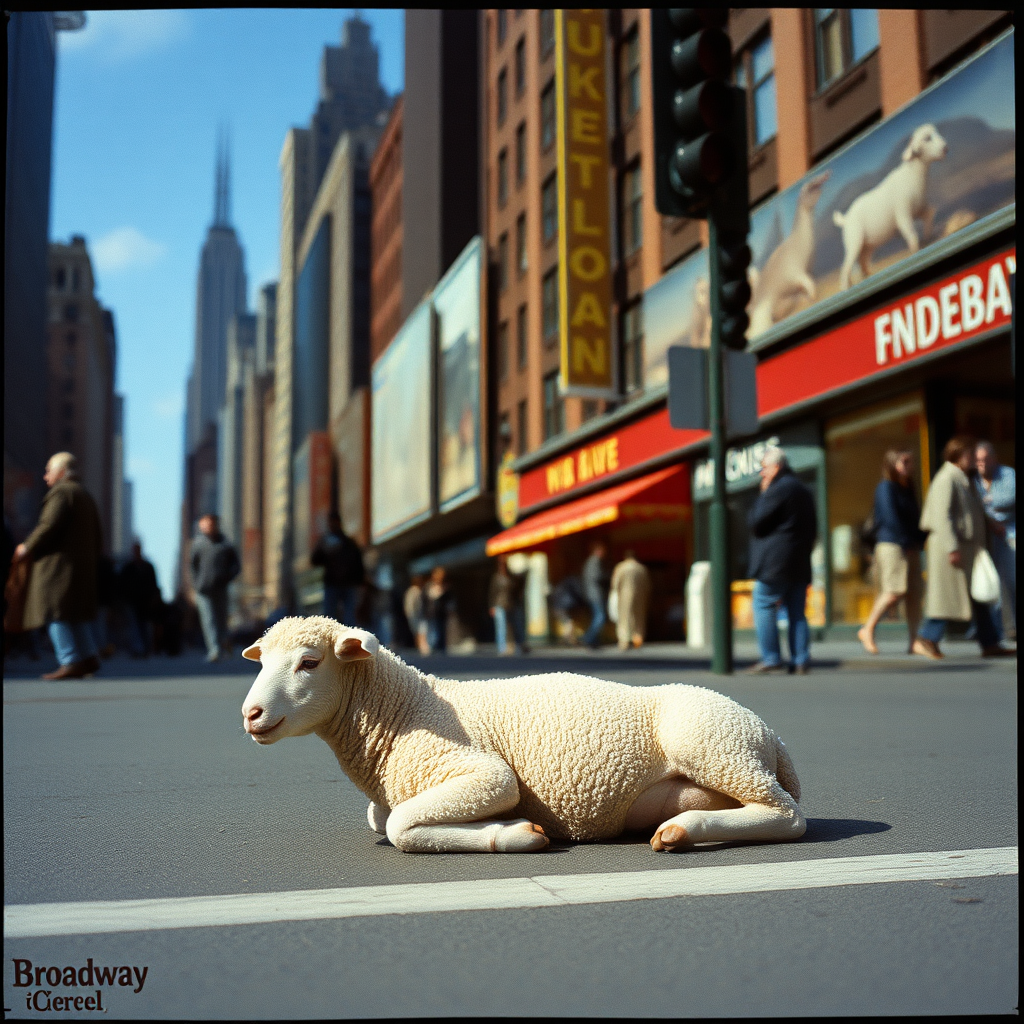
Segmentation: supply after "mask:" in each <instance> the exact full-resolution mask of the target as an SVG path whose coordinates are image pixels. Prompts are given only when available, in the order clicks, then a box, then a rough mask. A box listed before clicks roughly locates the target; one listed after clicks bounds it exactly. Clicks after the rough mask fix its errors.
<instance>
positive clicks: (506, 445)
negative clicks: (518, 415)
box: [498, 412, 512, 457]
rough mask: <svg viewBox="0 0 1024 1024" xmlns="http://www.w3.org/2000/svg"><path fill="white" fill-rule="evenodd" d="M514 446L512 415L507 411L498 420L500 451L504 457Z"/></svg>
mask: <svg viewBox="0 0 1024 1024" xmlns="http://www.w3.org/2000/svg"><path fill="white" fill-rule="evenodd" d="M511 447H512V417H511V416H510V415H509V413H507V412H503V413H502V414H501V417H500V419H499V421H498V451H499V453H500V455H501V457H504V455H505V452H507V451H508V450H509V449H510V448H511Z"/></svg>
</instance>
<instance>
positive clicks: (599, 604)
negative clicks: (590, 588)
mask: <svg viewBox="0 0 1024 1024" xmlns="http://www.w3.org/2000/svg"><path fill="white" fill-rule="evenodd" d="M587 600H588V601H589V602H590V613H591V615H592V618H591V620H590V627H589V628H588V629H587V631H586V633H584V634H583V640H582V642H583V643H585V644H586V645H587V646H588V647H596V646H597V638H598V637H599V636H600V635H601V630H602V628H603V627H604V624H605V623H606V622H607V621H608V613H607V612H606V611H605V603H604V598H603V597H602V598H597V597H588V598H587Z"/></svg>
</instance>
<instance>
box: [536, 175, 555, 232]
mask: <svg viewBox="0 0 1024 1024" xmlns="http://www.w3.org/2000/svg"><path fill="white" fill-rule="evenodd" d="M540 213H541V218H542V221H543V229H544V241H545V242H550V241H551V239H552V238H554V237H555V235H557V234H558V174H557V172H556V173H554V174H552V175H551V177H550V178H548V180H547V181H545V182H544V185H543V187H542V188H541V191H540Z"/></svg>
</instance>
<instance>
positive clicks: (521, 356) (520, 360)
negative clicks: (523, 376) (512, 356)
mask: <svg viewBox="0 0 1024 1024" xmlns="http://www.w3.org/2000/svg"><path fill="white" fill-rule="evenodd" d="M526 332H527V322H526V305H525V303H524V304H523V305H522V306H520V307H519V309H518V311H517V312H516V366H518V367H519V369H520V370H525V369H526V353H527V342H528V340H529V339H528V336H527V333H526Z"/></svg>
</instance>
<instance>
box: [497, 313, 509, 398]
mask: <svg viewBox="0 0 1024 1024" xmlns="http://www.w3.org/2000/svg"><path fill="white" fill-rule="evenodd" d="M507 380H508V321H507V320H502V322H501V323H500V324H498V381H499V383H501V384H504V383H505V381H507Z"/></svg>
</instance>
